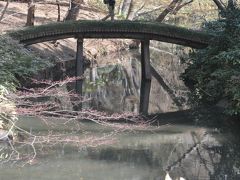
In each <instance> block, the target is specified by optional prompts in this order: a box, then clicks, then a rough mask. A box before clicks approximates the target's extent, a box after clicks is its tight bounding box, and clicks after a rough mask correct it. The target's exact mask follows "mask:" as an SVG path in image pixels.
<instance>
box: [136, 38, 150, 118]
mask: <svg viewBox="0 0 240 180" xmlns="http://www.w3.org/2000/svg"><path fill="white" fill-rule="evenodd" d="M141 68H142V79H141V90H140V107H139V113H141V114H144V115H147V114H148V106H149V96H150V89H151V79H152V74H151V65H150V51H149V40H142V41H141Z"/></svg>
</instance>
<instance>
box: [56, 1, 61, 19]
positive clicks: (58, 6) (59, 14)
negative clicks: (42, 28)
mask: <svg viewBox="0 0 240 180" xmlns="http://www.w3.org/2000/svg"><path fill="white" fill-rule="evenodd" d="M56 3H57V9H58V17H57V22H60V20H61V9H60V4H59V1H58V0H56Z"/></svg>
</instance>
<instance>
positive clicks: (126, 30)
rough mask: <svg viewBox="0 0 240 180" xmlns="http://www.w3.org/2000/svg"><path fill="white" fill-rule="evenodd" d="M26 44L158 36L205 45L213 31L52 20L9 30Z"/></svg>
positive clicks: (179, 41) (181, 43)
mask: <svg viewBox="0 0 240 180" xmlns="http://www.w3.org/2000/svg"><path fill="white" fill-rule="evenodd" d="M9 35H10V36H12V37H14V38H15V39H18V40H19V41H20V42H21V43H24V44H26V45H30V44H35V43H40V42H45V41H51V40H57V39H65V38H71V37H75V38H79V37H80V38H123V39H140V40H157V41H163V42H168V43H174V44H180V45H185V46H189V47H193V48H205V47H206V46H208V44H209V43H210V40H211V39H212V38H213V35H211V34H208V33H206V32H201V31H194V30H189V29H186V28H182V27H176V26H172V25H167V24H162V23H156V22H142V21H87V20H81V21H67V22H61V23H52V24H47V25H40V26H34V27H28V28H24V29H22V30H18V31H14V32H11V33H9Z"/></svg>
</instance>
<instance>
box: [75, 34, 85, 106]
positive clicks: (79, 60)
mask: <svg viewBox="0 0 240 180" xmlns="http://www.w3.org/2000/svg"><path fill="white" fill-rule="evenodd" d="M75 68H76V72H75V76H76V77H77V78H78V77H82V76H83V74H84V69H83V38H78V39H77V52H76V67H75ZM82 86H83V79H78V80H77V81H76V87H75V89H76V93H78V94H79V95H80V96H82V95H83V92H82ZM78 108H79V109H82V104H81V103H80V104H79V106H78Z"/></svg>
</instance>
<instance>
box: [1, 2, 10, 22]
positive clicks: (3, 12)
mask: <svg viewBox="0 0 240 180" xmlns="http://www.w3.org/2000/svg"><path fill="white" fill-rule="evenodd" d="M8 5H9V0H8V1H7V4H6V6H5V7H4V9H3V10H2V12H1V16H0V22H1V21H2V19H3V16H4V14H5V13H6V11H7V8H8Z"/></svg>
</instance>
